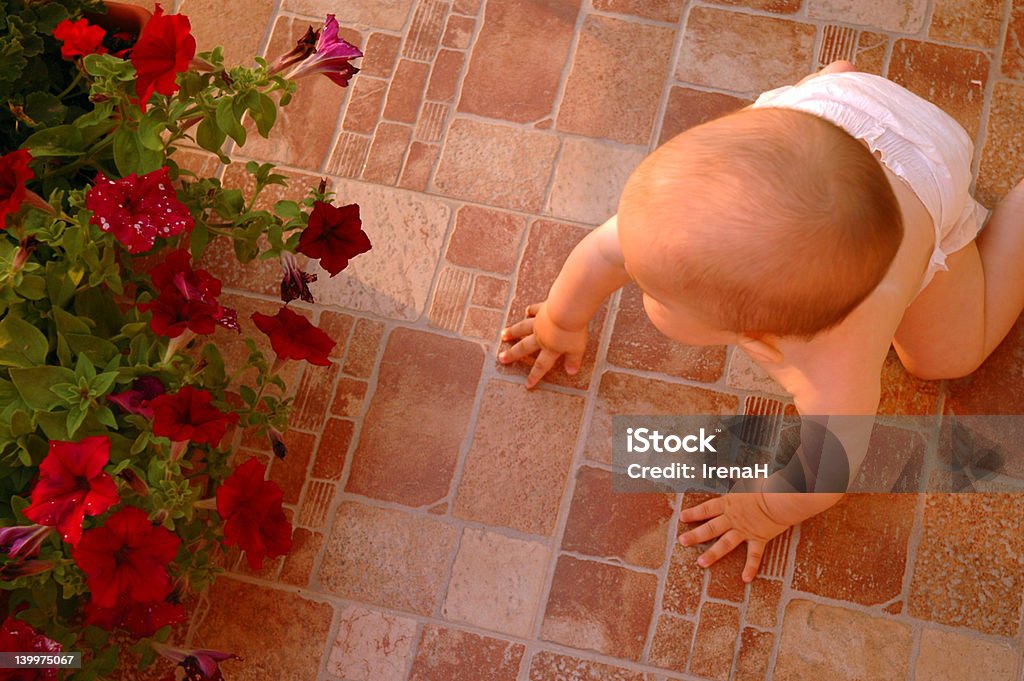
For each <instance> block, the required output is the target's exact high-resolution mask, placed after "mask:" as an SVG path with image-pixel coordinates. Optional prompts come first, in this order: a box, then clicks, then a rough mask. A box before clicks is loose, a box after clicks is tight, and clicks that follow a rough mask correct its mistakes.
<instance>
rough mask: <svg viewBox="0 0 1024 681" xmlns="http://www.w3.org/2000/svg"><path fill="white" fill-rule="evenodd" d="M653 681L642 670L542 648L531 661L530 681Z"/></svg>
mask: <svg viewBox="0 0 1024 681" xmlns="http://www.w3.org/2000/svg"><path fill="white" fill-rule="evenodd" d="M598 679H600V681H653V679H652V678H650V677H648V678H647V679H645V675H644V674H643V673H642V672H634V671H631V670H628V669H623V668H622V667H613V666H612V665H609V664H604V663H603V662H595V661H593V660H583V659H580V658H576V657H570V656H568V655H560V654H558V653H553V652H548V651H546V650H542V651H541V652H539V653H537V654H536V655H534V656H533V660H531V661H530V676H529V681H597V680H598Z"/></svg>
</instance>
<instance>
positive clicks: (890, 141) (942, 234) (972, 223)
mask: <svg viewBox="0 0 1024 681" xmlns="http://www.w3.org/2000/svg"><path fill="white" fill-rule="evenodd" d="M753 107H755V108H758V107H780V108H786V109H798V110H800V111H806V112H807V113H811V114H815V115H817V116H820V117H822V118H824V119H826V120H829V121H831V122H833V123H835V124H836V125H838V126H839V127H841V128H843V129H844V130H846V131H847V132H848V133H850V134H851V135H853V136H854V137H855V138H857V139H862V140H864V141H865V142H867V144H868V146H869V147H870V148H871V151H872V152H876V151H877V152H880V153H881V159H882V163H884V164H885V165H886V167H888V168H889V169H890V170H892V172H893V173H895V174H896V175H898V176H899V177H901V178H902V179H903V180H904V181H905V182H906V183H907V184H908V185H909V186H910V188H911V189H912V190H913V191H914V193H915V194H917V196H918V198H920V199H921V203H923V204H924V206H925V208H927V209H928V212H929V213H930V214H931V216H932V220H933V221H934V222H935V249H934V251H932V257H931V261H930V263H929V264H928V271H927V272H926V273H925V277H924V282H923V283H922V285H921V288H922V289H923V288H924V287H925V286H927V285H928V283H929V282H930V281H931V280H932V277H933V276H934V275H935V273H936V272H937V271H939V270H946V269H948V268H947V267H946V256H947V255H948V254H950V253H953V252H954V251H957V250H959V249H961V248H963V247H964V246H966V245H967V244H969V243H970V242H971V241H973V240H974V238H975V237H976V236H977V234H978V230H980V229H981V227H982V225H984V224H985V220H986V219H987V217H988V209H987V208H985V207H984V206H982V205H981V204H980V203H978V202H977V201H975V200H974V199H973V198H972V197H971V195H970V193H969V187H970V184H971V158H972V156H973V154H974V145H973V143H972V142H971V139H970V137H968V135H967V132H966V131H965V130H964V129H963V127H961V125H960V124H959V123H957V122H956V121H955V120H953V118H951V117H950V116H949V115H947V114H946V113H945V112H944V111H942V110H941V109H939V108H938V107H937V106H935V105H934V104H932V103H931V102H928V101H926V100H924V99H921V98H920V97H918V96H917V95H915V94H914V93H912V92H910V91H909V90H907V89H905V88H903V87H901V86H899V85H897V84H896V83H893V82H892V81H890V80H887V79H885V78H882V77H881V76H875V75H872V74H870V73H860V72H846V73H827V74H824V75H821V76H817V77H815V78H811V79H810V80H808V81H807V82H805V83H804V84H802V85H787V86H785V87H780V88H777V89H775V90H770V91H768V92H765V93H764V94H762V95H761V96H760V97H758V98H757V101H756V102H754V104H753Z"/></svg>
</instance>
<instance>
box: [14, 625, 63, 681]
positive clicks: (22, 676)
mask: <svg viewBox="0 0 1024 681" xmlns="http://www.w3.org/2000/svg"><path fill="white" fill-rule="evenodd" d="M0 650H5V651H12V652H18V653H23V654H28V655H33V654H34V655H49V654H53V653H59V652H60V651H61V645H60V644H59V643H57V642H56V641H54V640H53V639H50V638H47V637H46V636H44V635H42V634H40V633H39V632H38V631H36V630H35V629H33V628H32V627H31V626H30V625H28V624H27V623H25V622H22V621H21V620H16V619H14V617H13V616H12V615H8V616H7V619H5V620H4V623H3V626H0ZM56 678H57V670H56V669H52V668H51V669H17V670H15V669H0V679H4V680H7V679H10V681H52V680H54V679H56Z"/></svg>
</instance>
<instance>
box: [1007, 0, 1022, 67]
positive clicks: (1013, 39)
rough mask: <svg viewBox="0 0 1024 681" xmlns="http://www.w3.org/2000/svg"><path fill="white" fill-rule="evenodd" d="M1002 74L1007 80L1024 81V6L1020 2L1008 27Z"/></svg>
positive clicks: (1012, 10)
mask: <svg viewBox="0 0 1024 681" xmlns="http://www.w3.org/2000/svg"><path fill="white" fill-rule="evenodd" d="M1002 72H1003V75H1004V76H1006V77H1007V78H1013V79H1015V80H1021V79H1024V6H1022V5H1021V4H1020V3H1018V2H1014V3H1013V7H1012V9H1011V10H1010V22H1009V24H1008V25H1007V27H1006V43H1005V44H1004V46H1003V63H1002Z"/></svg>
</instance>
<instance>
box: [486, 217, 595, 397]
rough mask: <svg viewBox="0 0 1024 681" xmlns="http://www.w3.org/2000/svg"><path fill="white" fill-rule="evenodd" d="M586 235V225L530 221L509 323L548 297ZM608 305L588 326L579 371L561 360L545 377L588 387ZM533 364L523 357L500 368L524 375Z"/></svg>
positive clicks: (558, 381) (554, 381)
mask: <svg viewBox="0 0 1024 681" xmlns="http://www.w3.org/2000/svg"><path fill="white" fill-rule="evenodd" d="M586 235H587V230H586V229H584V228H581V227H576V226H574V225H567V224H564V223H560V222H552V221H548V220H536V221H534V222H533V223H532V224H531V225H530V229H529V232H528V233H527V239H526V248H525V249H524V250H523V257H522V260H521V264H520V266H519V276H518V277H517V279H516V290H515V294H514V295H513V297H512V304H511V306H510V308H509V314H508V317H507V318H506V321H507V323H508V324H513V323H516V322H518V321H520V320H522V319H524V318H525V316H526V308H527V306H529V305H531V304H533V303H539V302H541V301H543V300H544V299H545V298H546V297H547V294H548V289H549V288H550V287H551V283H552V282H553V281H554V280H555V277H557V276H558V272H559V270H560V269H561V267H562V263H563V262H565V259H566V258H567V257H568V256H569V253H570V252H571V251H572V249H573V248H574V247H575V246H576V244H577V243H579V241H580V240H581V239H583V237H584V236H586ZM607 309H608V308H607V306H606V305H605V306H602V307H601V309H600V310H598V312H597V314H595V315H594V317H593V319H591V321H590V324H589V326H588V327H587V330H588V332H589V340H588V342H587V349H586V351H585V352H584V353H583V364H582V366H581V367H580V371H579V373H578V374H576V375H575V376H569V375H567V374H566V373H565V371H564V370H563V369H562V366H561V364H559V365H556V367H555V369H554V370H553V371H550V372H549V373H548V375H547V376H545V377H544V380H545V381H548V382H551V383H555V384H557V385H567V386H571V387H575V388H581V389H586V387H587V386H588V385H589V382H590V376H591V372H592V370H593V366H594V364H593V363H594V357H595V355H596V354H597V344H598V341H599V339H600V335H601V331H602V328H603V326H604V319H605V314H606V312H607ZM532 365H533V364H532V360H531V361H530V362H527V361H521V362H519V363H518V364H517V365H515V366H508V367H505V366H502V367H500V371H501V372H502V373H517V374H523V375H525V374H526V373H528V372H529V367H531V366H532Z"/></svg>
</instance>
